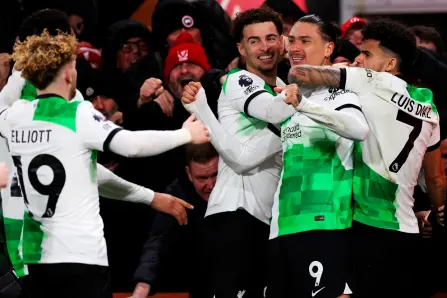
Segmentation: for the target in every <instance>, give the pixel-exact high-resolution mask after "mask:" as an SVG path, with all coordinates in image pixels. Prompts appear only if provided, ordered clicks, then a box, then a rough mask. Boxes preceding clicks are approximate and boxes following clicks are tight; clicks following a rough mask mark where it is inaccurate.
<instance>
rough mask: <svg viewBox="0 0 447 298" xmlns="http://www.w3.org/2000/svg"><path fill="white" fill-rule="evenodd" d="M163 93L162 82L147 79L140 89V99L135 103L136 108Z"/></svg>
mask: <svg viewBox="0 0 447 298" xmlns="http://www.w3.org/2000/svg"><path fill="white" fill-rule="evenodd" d="M163 91H164V88H163V82H162V81H161V80H159V79H156V78H150V79H147V80H146V81H144V83H143V85H142V86H141V88H140V98H139V99H138V102H137V105H138V107H141V106H142V105H144V104H147V103H148V102H151V101H152V100H154V99H155V98H156V97H157V96H159V95H160V94H162V93H163Z"/></svg>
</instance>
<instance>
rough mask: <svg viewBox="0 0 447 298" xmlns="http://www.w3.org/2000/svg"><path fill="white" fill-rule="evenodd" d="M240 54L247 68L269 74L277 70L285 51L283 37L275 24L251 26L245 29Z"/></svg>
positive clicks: (239, 44)
mask: <svg viewBox="0 0 447 298" xmlns="http://www.w3.org/2000/svg"><path fill="white" fill-rule="evenodd" d="M237 46H238V49H239V53H240V54H241V55H242V56H243V57H244V58H245V59H246V62H247V66H250V67H251V68H253V69H256V70H258V71H260V72H261V73H269V72H272V71H275V70H276V66H277V65H278V62H279V61H280V60H281V52H283V50H284V43H283V41H282V36H280V35H279V33H278V30H277V29H276V26H275V24H274V23H273V22H265V23H258V24H251V25H248V26H246V27H245V28H244V31H243V38H242V41H241V43H238V44H237Z"/></svg>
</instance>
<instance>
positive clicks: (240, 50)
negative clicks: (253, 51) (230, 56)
mask: <svg viewBox="0 0 447 298" xmlns="http://www.w3.org/2000/svg"><path fill="white" fill-rule="evenodd" d="M236 45H237V49H238V50H239V54H241V56H244V57H246V56H247V53H246V52H245V49H244V46H243V45H242V43H240V42H238V43H237V44H236Z"/></svg>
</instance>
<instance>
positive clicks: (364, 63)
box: [355, 39, 396, 72]
mask: <svg viewBox="0 0 447 298" xmlns="http://www.w3.org/2000/svg"><path fill="white" fill-rule="evenodd" d="M393 61H394V62H393ZM355 62H356V66H358V67H363V68H369V69H371V70H374V71H379V72H391V71H393V70H394V68H395V65H396V64H395V63H396V59H395V58H393V57H391V56H390V55H389V54H387V53H386V51H385V50H384V49H383V48H382V47H381V46H380V43H379V41H377V40H371V39H368V40H364V41H363V43H362V45H361V46H360V55H358V56H357V57H356V58H355Z"/></svg>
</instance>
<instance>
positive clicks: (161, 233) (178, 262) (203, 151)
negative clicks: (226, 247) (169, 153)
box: [132, 143, 219, 298]
mask: <svg viewBox="0 0 447 298" xmlns="http://www.w3.org/2000/svg"><path fill="white" fill-rule="evenodd" d="M218 160H219V157H218V154H217V152H216V150H215V149H214V148H213V147H212V145H211V144H210V143H208V144H203V145H190V146H189V147H188V148H187V150H186V164H187V165H186V174H187V176H188V180H189V181H187V180H186V179H182V178H178V179H176V180H175V181H174V182H173V183H172V184H171V185H170V186H168V188H167V190H166V192H167V193H169V194H172V195H175V196H177V197H178V198H181V199H183V200H185V201H187V202H189V203H190V204H192V205H193V206H194V209H193V210H190V211H189V213H188V225H186V226H180V225H178V224H177V223H176V221H175V220H172V218H171V217H169V216H165V215H163V214H161V213H159V214H157V215H156V217H155V220H154V222H153V224H152V228H151V230H150V234H149V238H148V240H147V241H146V243H145V245H144V248H143V252H142V256H141V260H140V264H139V266H138V268H137V270H136V272H135V275H134V280H135V282H136V283H137V285H136V287H135V291H134V293H133V296H132V297H133V298H140V297H141V298H142V297H147V295H148V294H149V293H151V294H153V293H154V292H155V290H157V291H170V292H190V297H191V298H198V297H200V298H202V297H203V298H205V297H209V298H212V295H211V293H209V290H208V289H207V285H208V283H207V282H206V263H208V262H209V261H210V260H209V258H208V257H207V251H208V249H207V248H206V247H205V246H204V245H203V243H204V242H203V237H204V235H206V230H205V229H206V226H205V225H204V216H205V211H206V207H207V201H208V198H209V195H210V194H211V191H212V190H213V188H214V185H215V183H216V177H217V166H218Z"/></svg>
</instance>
